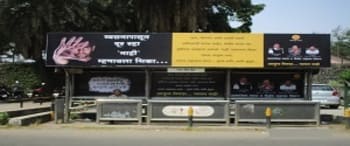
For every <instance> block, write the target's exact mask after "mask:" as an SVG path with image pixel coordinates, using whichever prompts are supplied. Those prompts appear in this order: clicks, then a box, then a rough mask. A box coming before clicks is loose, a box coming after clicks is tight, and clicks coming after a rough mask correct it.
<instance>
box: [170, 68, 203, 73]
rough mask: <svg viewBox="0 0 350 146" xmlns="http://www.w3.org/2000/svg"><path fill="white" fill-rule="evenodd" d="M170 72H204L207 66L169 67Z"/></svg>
mask: <svg viewBox="0 0 350 146" xmlns="http://www.w3.org/2000/svg"><path fill="white" fill-rule="evenodd" d="M167 71H168V72H169V73H204V72H205V68H167Z"/></svg>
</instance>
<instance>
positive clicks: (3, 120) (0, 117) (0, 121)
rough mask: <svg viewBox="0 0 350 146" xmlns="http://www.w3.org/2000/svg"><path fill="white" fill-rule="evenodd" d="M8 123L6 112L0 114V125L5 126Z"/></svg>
mask: <svg viewBox="0 0 350 146" xmlns="http://www.w3.org/2000/svg"><path fill="white" fill-rule="evenodd" d="M8 121H9V116H8V114H7V113H6V112H0V125H5V124H7V123H8Z"/></svg>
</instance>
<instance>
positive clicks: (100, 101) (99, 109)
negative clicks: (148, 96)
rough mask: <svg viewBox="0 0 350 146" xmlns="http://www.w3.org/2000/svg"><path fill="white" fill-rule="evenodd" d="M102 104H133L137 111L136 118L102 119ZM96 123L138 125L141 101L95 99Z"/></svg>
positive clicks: (140, 118)
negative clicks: (129, 123) (135, 122)
mask: <svg viewBox="0 0 350 146" xmlns="http://www.w3.org/2000/svg"><path fill="white" fill-rule="evenodd" d="M104 103H118V104H121V103H135V104H136V109H137V115H136V118H102V117H101V114H102V113H101V112H102V106H101V105H103V104H104ZM96 110H97V112H96V123H100V121H138V124H141V123H142V116H141V115H142V100H135V99H97V100H96Z"/></svg>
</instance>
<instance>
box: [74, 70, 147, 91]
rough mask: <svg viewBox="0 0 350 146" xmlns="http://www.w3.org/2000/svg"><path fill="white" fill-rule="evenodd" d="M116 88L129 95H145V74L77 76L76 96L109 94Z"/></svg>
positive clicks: (88, 74) (87, 74)
mask: <svg viewBox="0 0 350 146" xmlns="http://www.w3.org/2000/svg"><path fill="white" fill-rule="evenodd" d="M115 89H119V90H120V91H121V92H122V93H123V94H125V95H127V96H141V97H142V96H145V74H144V73H142V72H130V73H91V74H90V73H86V74H82V75H79V76H76V77H75V87H74V95H75V96H86V95H89V96H92V95H96V96H109V95H111V94H112V92H113V90H115Z"/></svg>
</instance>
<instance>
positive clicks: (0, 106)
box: [0, 101, 51, 112]
mask: <svg viewBox="0 0 350 146" xmlns="http://www.w3.org/2000/svg"><path fill="white" fill-rule="evenodd" d="M48 106H51V102H44V103H42V104H40V103H34V102H33V101H26V102H23V108H20V104H19V103H18V102H16V103H0V112H4V111H14V110H19V109H32V108H39V107H48Z"/></svg>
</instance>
